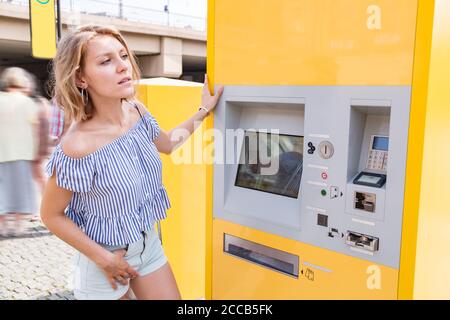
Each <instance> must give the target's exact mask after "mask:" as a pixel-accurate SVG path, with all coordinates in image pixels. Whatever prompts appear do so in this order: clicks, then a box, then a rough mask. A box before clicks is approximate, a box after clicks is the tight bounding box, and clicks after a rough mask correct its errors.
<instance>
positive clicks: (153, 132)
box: [145, 112, 161, 141]
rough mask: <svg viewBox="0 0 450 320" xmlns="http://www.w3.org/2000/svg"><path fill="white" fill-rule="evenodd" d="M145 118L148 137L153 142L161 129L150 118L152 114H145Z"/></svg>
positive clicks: (153, 119) (152, 118)
mask: <svg viewBox="0 0 450 320" xmlns="http://www.w3.org/2000/svg"><path fill="white" fill-rule="evenodd" d="M145 118H146V122H147V124H148V130H149V132H148V133H149V135H150V139H151V140H152V141H153V140H155V139H156V138H158V136H159V133H160V131H161V129H160V127H159V124H158V122H157V121H156V119H155V118H154V117H153V116H152V114H151V113H150V112H147V114H146V115H145Z"/></svg>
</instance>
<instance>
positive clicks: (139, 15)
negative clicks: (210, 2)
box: [0, 0, 206, 31]
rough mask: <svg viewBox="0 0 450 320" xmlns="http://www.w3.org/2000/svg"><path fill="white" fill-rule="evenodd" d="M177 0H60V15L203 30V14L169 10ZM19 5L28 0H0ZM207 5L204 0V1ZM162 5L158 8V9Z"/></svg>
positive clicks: (204, 22) (204, 28)
mask: <svg viewBox="0 0 450 320" xmlns="http://www.w3.org/2000/svg"><path fill="white" fill-rule="evenodd" d="M175 1H176V0H156V1H155V0H152V1H148V0H60V4H61V13H62V15H63V17H64V16H65V15H66V17H72V18H73V17H74V16H76V15H77V14H91V15H97V16H105V17H111V18H117V19H123V20H127V21H136V22H143V23H150V24H156V25H162V26H169V27H174V28H182V29H191V30H196V31H205V30H206V18H205V17H201V16H200V15H199V16H194V15H189V14H184V13H181V12H172V11H171V9H170V2H172V4H173V3H174V2H175ZM0 2H6V3H11V4H16V5H21V6H27V7H28V6H29V1H28V0H0ZM205 5H206V1H205ZM159 8H161V9H159Z"/></svg>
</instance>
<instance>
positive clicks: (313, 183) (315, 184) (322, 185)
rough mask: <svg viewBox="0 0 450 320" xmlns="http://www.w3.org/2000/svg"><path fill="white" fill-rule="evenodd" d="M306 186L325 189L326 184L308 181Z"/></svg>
mask: <svg viewBox="0 0 450 320" xmlns="http://www.w3.org/2000/svg"><path fill="white" fill-rule="evenodd" d="M308 184H312V185H314V186H319V187H324V188H326V187H327V184H326V183H322V182H316V181H308Z"/></svg>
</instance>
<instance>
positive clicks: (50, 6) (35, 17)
mask: <svg viewBox="0 0 450 320" xmlns="http://www.w3.org/2000/svg"><path fill="white" fill-rule="evenodd" d="M30 17H31V50H32V55H33V57H35V58H41V59H52V58H53V57H54V56H55V55H56V20H55V19H56V18H55V1H54V0H31V1H30Z"/></svg>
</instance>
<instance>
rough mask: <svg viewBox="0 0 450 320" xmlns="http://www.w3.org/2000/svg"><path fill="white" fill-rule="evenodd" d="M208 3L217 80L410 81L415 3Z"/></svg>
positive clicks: (219, 0)
mask: <svg viewBox="0 0 450 320" xmlns="http://www.w3.org/2000/svg"><path fill="white" fill-rule="evenodd" d="M209 3H210V11H211V10H214V12H215V17H214V23H215V28H214V36H213V39H211V38H209V39H208V42H210V41H211V40H213V41H214V43H213V44H211V46H213V47H214V49H212V48H211V49H209V50H208V54H211V52H214V62H213V63H214V67H213V69H214V70H213V72H214V75H215V81H216V82H217V83H220V84H228V85H232V84H234V85H244V84H252V85H410V84H411V81H412V65H413V52H414V34H415V25H416V16H417V0H396V1H392V0H357V1H355V0H321V1H317V0H302V1H298V0H291V1H288V0H284V1H279V0H264V1H261V0H245V1H242V0H216V1H214V4H213V5H214V7H212V6H211V3H212V1H210V2H209ZM208 30H209V31H210V30H211V29H210V28H209V29H208ZM208 37H209V35H208ZM208 59H211V56H210V55H209V56H208ZM211 71H212V68H211V67H210V65H209V66H208V72H211Z"/></svg>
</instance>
